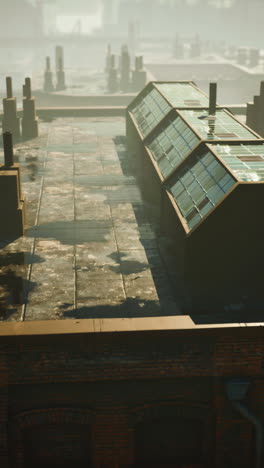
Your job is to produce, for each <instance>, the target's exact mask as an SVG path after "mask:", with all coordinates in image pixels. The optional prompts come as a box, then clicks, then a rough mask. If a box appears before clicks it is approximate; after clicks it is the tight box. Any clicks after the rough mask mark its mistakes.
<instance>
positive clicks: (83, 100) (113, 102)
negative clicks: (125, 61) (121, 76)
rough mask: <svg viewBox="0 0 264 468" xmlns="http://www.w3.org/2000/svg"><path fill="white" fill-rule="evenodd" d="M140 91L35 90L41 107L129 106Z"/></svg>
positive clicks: (34, 93) (34, 92)
mask: <svg viewBox="0 0 264 468" xmlns="http://www.w3.org/2000/svg"><path fill="white" fill-rule="evenodd" d="M137 94H138V93H126V94H125V93H124V94H97V95H84V96H78V95H67V94H66V93H65V94H59V93H56V92H55V93H44V92H42V91H33V95H34V96H35V98H36V102H37V105H38V106H39V107H53V106H55V107H120V106H128V104H130V102H132V101H133V99H135V97H136V95H137Z"/></svg>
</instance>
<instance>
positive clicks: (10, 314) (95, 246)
mask: <svg viewBox="0 0 264 468" xmlns="http://www.w3.org/2000/svg"><path fill="white" fill-rule="evenodd" d="M124 135H125V120H124V119H123V118H122V117H111V118H105V117H104V118H58V119H55V120H53V121H52V122H41V123H40V136H39V138H37V139H34V140H31V141H28V142H24V143H19V144H17V145H16V146H15V155H16V159H17V161H18V162H19V163H20V165H21V168H22V189H23V192H24V193H25V195H26V205H27V211H26V214H27V220H26V222H27V229H26V235H25V237H21V238H19V239H17V240H15V241H13V242H12V241H6V242H2V243H1V245H0V247H1V250H0V316H1V320H2V321H21V320H22V321H35V320H50V319H56V320H57V319H67V318H83V319H85V318H87V319H89V318H112V317H148V316H149V317H151V316H162V315H177V314H178V313H179V311H178V308H177V304H176V301H175V299H174V296H173V293H172V290H171V287H170V282H169V278H168V275H167V272H166V269H165V267H164V265H163V261H162V259H161V257H160V254H159V249H158V245H157V240H156V235H155V232H154V229H153V227H152V225H151V224H150V223H149V221H148V218H147V215H146V210H145V205H144V202H143V201H142V198H141V193H140V190H139V188H138V186H137V184H136V180H135V174H134V169H133V161H131V159H130V157H129V154H128V152H127V149H126V143H125V136H124ZM1 154H2V155H1V157H0V158H2V160H0V162H3V153H1Z"/></svg>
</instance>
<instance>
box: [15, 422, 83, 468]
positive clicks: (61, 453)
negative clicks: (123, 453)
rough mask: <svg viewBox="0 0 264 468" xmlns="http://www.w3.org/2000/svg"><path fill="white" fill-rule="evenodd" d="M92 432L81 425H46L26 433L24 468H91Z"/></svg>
mask: <svg viewBox="0 0 264 468" xmlns="http://www.w3.org/2000/svg"><path fill="white" fill-rule="evenodd" d="M90 440H91V437H90V428H89V426H86V425H81V424H43V425H41V426H33V427H30V428H28V429H26V430H24V434H23V442H24V454H25V466H26V467H31V466H32V467H33V466H34V467H37V468H44V467H45V468H59V467H61V468H62V467H63V468H73V467H74V468H89V466H91V450H90Z"/></svg>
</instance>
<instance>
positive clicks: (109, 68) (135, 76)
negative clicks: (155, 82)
mask: <svg viewBox="0 0 264 468" xmlns="http://www.w3.org/2000/svg"><path fill="white" fill-rule="evenodd" d="M105 72H106V75H107V88H108V92H109V93H115V92H117V91H121V92H123V93H127V92H131V91H136V92H138V91H141V89H142V88H144V86H145V85H146V82H147V73H146V71H145V70H144V65H143V57H142V56H139V57H135V67H134V69H131V56H130V53H129V51H128V47H127V45H122V47H121V54H120V56H119V64H118V66H117V64H116V56H115V55H114V54H112V51H111V46H110V45H108V47H107V54H106V66H105Z"/></svg>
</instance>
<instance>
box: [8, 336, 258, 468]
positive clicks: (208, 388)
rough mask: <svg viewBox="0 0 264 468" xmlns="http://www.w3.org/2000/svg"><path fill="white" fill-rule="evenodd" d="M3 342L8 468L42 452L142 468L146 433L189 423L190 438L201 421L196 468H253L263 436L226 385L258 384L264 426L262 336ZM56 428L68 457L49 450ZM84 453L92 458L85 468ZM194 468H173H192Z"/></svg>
mask: <svg viewBox="0 0 264 468" xmlns="http://www.w3.org/2000/svg"><path fill="white" fill-rule="evenodd" d="M1 341H2V345H1V354H0V362H1V387H0V392H1V398H0V402H1V403H0V404H1V406H0V408H1V411H0V417H1V422H0V459H1V463H0V466H1V467H3V468H5V467H6V468H13V467H14V468H16V467H19V468H22V467H26V468H28V462H27V464H26V462H25V459H26V460H31V458H30V457H31V456H32V457H37V458H36V460H38V459H39V458H38V457H40V456H41V455H40V454H41V453H43V450H47V453H49V457H51V456H52V453H53V452H54V453H56V456H58V457H59V456H61V453H63V454H64V455H65V453H67V454H68V455H67V456H68V457H69V460H72V462H73V464H72V466H74V465H75V466H76V468H77V466H85V463H86V466H93V467H96V468H97V467H98V468H101V467H113V468H117V467H120V468H121V467H125V466H133V465H135V466H142V464H140V463H139V462H140V460H139V458H138V456H139V455H138V450H139V449H138V446H137V444H138V442H137V441H138V438H137V437H138V436H137V430H139V429H137V428H140V427H145V426H140V425H141V424H146V427H147V428H148V427H151V426H148V425H147V424H148V421H153V420H155V421H156V420H158V421H174V422H173V423H172V427H175V431H176V432H175V434H178V436H179V434H180V433H181V426H179V424H182V422H183V423H184V425H185V422H186V424H187V426H186V427H187V429H186V430H188V427H189V426H188V424H189V423H188V421H189V422H190V427H191V425H192V424H193V421H199V424H200V423H201V427H202V428H203V429H202V431H203V432H202V439H201V444H200V445H199V452H200V455H199V457H200V458H199V460H200V461H199V463H196V464H193V466H195V467H197V468H198V467H199V468H200V467H206V468H209V467H210V468H212V467H215V468H223V467H225V468H227V467H228V468H235V467H238V466H239V467H242V468H251V467H252V466H254V450H255V435H254V427H253V426H252V424H251V423H250V422H248V421H247V420H246V419H244V418H243V416H241V415H240V414H239V413H237V412H236V411H235V410H234V409H233V408H232V405H231V403H230V402H229V400H228V398H227V396H226V394H225V381H226V379H227V378H228V377H237V376H239V377H248V378H249V379H250V381H251V385H250V388H249V392H248V395H247V399H246V402H245V403H246V405H247V407H248V408H249V409H250V410H251V411H252V412H253V413H254V414H255V415H257V416H258V417H259V418H260V419H262V420H263V419H264V403H263V401H264V400H263V389H264V379H263V356H264V339H263V332H262V327H241V328H239V327H234V328H222V329H221V328H220V329H200V330H195V329H194V330H168V331H151V332H136V331H135V332H123V333H98V334H97V333H91V334H80V335H61V336H60V335H55V336H28V337H26V336H24V337H22V336H16V337H2V340H1ZM177 421H178V422H177ZM179 422H180V423H179ZM168 424H169V423H168ZM54 425H55V426H54ZM53 426H54V427H55V428H57V429H58V432H59V433H60V434H61V435H60V436H58V440H59V442H58V443H57V446H59V445H60V444H61V449H58V448H54V447H55V446H54V447H51V448H50V449H49V447H48V445H49V442H50V441H51V440H52V438H53V432H54V431H53ZM161 427H162V426H161ZM184 427H185V426H184ZM65 428H66V429H65ZM67 428H72V429H71V430H68V429H67ZM173 430H174V429H173ZM177 431H178V432H177ZM34 434H35V435H34ZM37 434H39V439H41V442H39V447H38V446H37V445H38V442H35V445H34V449H33V448H32V453H33V452H34V453H33V455H31V454H30V451H31V448H30V439H31V438H34V437H36V441H38V440H39V439H38V436H37ZM45 437H46V441H45ZM182 437H183V436H182ZM190 437H191V436H190ZM195 437H196V436H195V435H194V438H195ZM66 439H67V440H68V441H69V444H68V446H71V447H72V453H71V452H70V449H69V447H68V446H67V443H66V442H67V441H66ZM34 440H35V439H34ZM86 442H87V443H86ZM185 443H186V444H187V445H186V447H187V446H188V443H189V442H188V441H187V440H183V444H185ZM195 443H196V442H195V440H194V441H193V444H194V446H195ZM57 446H56V447H57ZM45 447H46V448H45ZM86 447H87V454H86ZM49 450H50V452H49ZM60 450H61V452H60ZM68 450H69V452H68ZM74 451H75V452H74ZM78 451H80V453H81V454H82V453H83V454H84V455H81V456H80V460H79V459H78V457H77V455H76V453H77V452H78ZM186 451H187V449H186ZM73 452H74V453H73ZM84 452H85V453H84ZM88 452H89V453H88ZM86 455H87V457H86ZM82 456H83V458H82ZM25 457H29V458H25ZM65 457H66V455H65ZM76 457H77V458H76ZM50 459H51V458H47V460H48V461H50ZM77 462H78V463H79V465H78V463H77ZM82 463H83V464H82ZM188 463H189V462H188V461H186V464H179V465H173V466H180V467H182V468H183V467H185V466H186V467H187V466H188V467H189V466H190V464H188ZM56 466H57V465H56ZM63 466H64V465H63ZM145 466H147V465H145ZM157 466H161V465H157ZM165 466H166V465H165ZM167 466H170V465H167Z"/></svg>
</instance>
